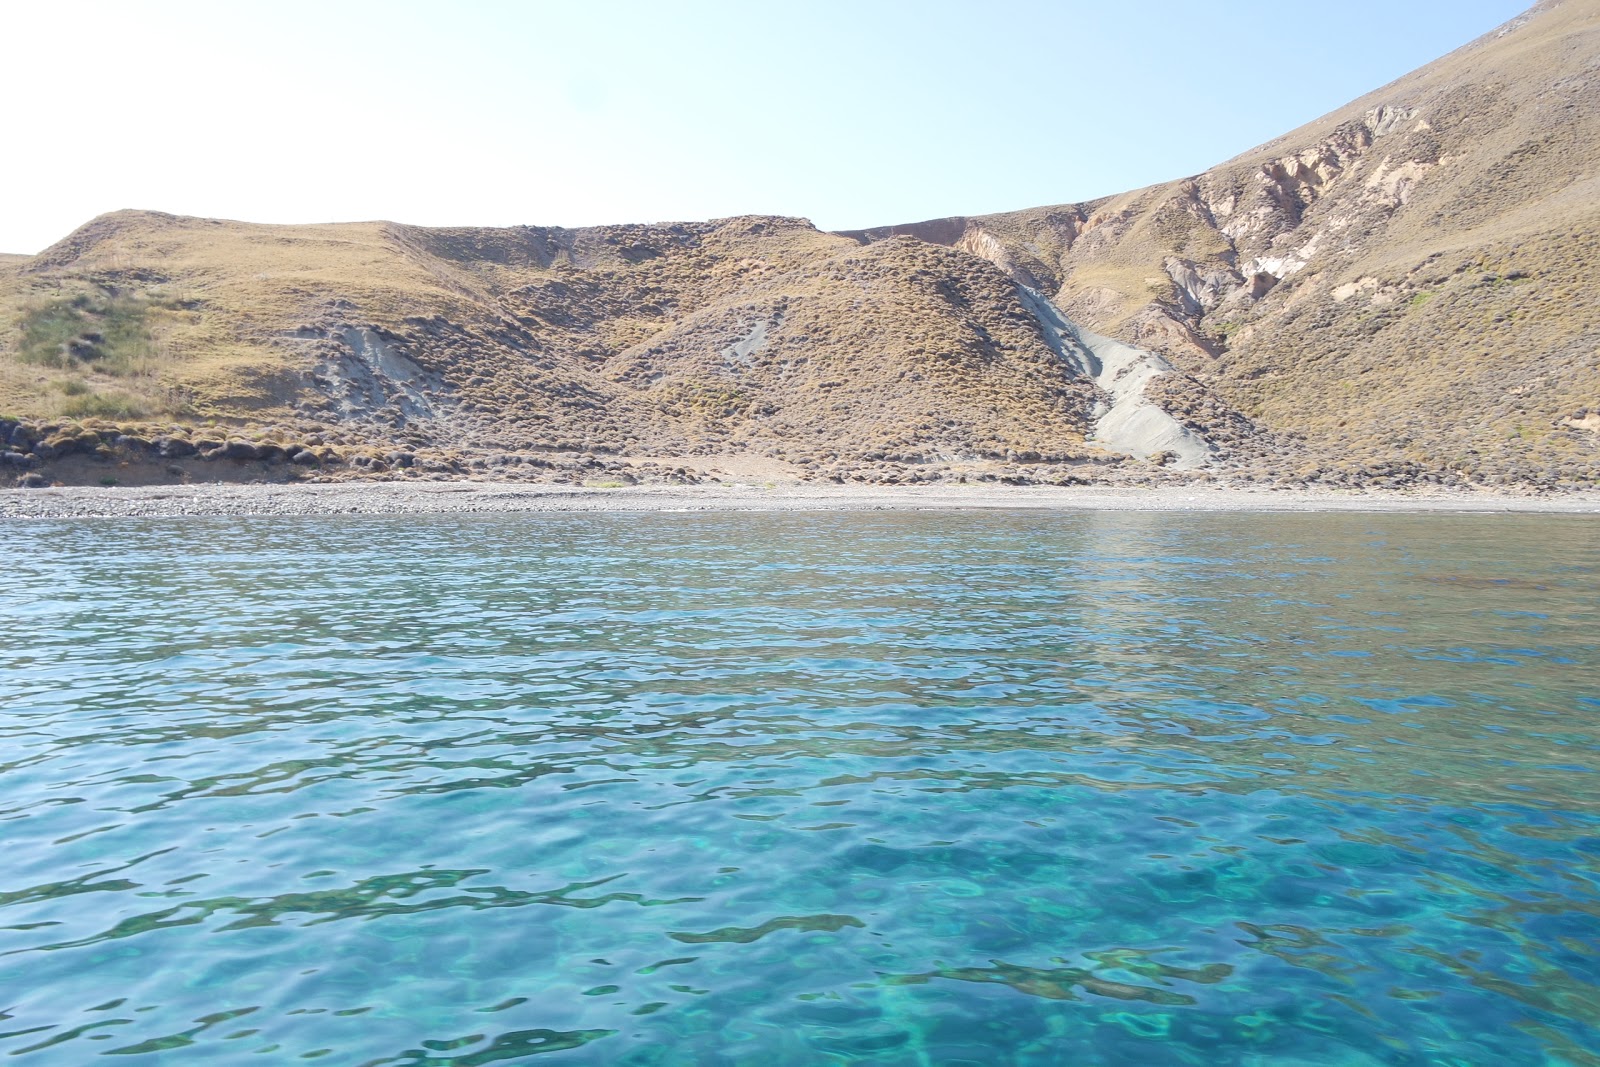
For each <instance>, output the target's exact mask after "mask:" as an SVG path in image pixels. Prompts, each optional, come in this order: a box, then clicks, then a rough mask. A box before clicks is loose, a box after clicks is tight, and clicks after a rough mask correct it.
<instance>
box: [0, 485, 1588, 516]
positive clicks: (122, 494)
mask: <svg viewBox="0 0 1600 1067" xmlns="http://www.w3.org/2000/svg"><path fill="white" fill-rule="evenodd" d="M996 509H1023V510H1059V511H1095V510H1099V511H1274V512H1285V511H1353V512H1406V511H1416V512H1477V513H1486V512H1536V513H1558V514H1600V491H1585V492H1581V493H1562V494H1549V495H1539V496H1532V495H1529V496H1518V495H1509V494H1507V495H1501V494H1496V493H1488V492H1474V491H1449V490H1434V491H1415V492H1413V491H1405V490H1302V489H1272V488H1266V487H1260V486H1252V487H1248V488H1226V487H1212V486H1207V487H1164V488H1156V489H1122V488H1109V487H1098V486H1084V487H1070V488H1055V487H1040V486H1005V485H959V486H943V485H935V486H884V485H811V484H803V483H799V484H778V485H770V486H769V485H755V484H750V485H739V484H732V485H727V484H719V485H648V486H626V487H619V488H592V487H585V486H575V485H535V484H526V483H511V482H465V481H463V482H399V481H396V482H335V483H301V484H285V485H247V484H200V485H165V486H141V487H131V486H129V487H121V486H110V487H99V486H94V487H90V486H73V487H65V488H52V489H9V490H0V517H3V518H14V519H61V518H100V517H105V518H118V517H122V518H134V517H148V518H160V517H170V516H184V515H199V516H206V515H217V516H247V515H261V516H295V515H422V514H459V513H472V512H574V511H618V512H625V511H878V510H895V511H916V510H936V511H968V510H996Z"/></svg>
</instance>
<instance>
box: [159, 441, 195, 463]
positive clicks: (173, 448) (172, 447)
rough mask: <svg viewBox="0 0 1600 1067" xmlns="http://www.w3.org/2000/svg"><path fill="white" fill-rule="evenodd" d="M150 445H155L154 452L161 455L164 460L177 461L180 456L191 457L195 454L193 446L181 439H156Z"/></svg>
mask: <svg viewBox="0 0 1600 1067" xmlns="http://www.w3.org/2000/svg"><path fill="white" fill-rule="evenodd" d="M152 443H153V444H154V445H155V447H156V451H157V452H159V453H161V455H162V457H163V458H164V459H177V458H179V457H181V456H192V455H194V453H195V447H194V445H192V444H190V443H189V442H188V441H186V440H184V439H183V438H182V437H171V436H168V437H158V438H156V439H155V441H154V442H152Z"/></svg>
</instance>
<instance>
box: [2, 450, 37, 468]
mask: <svg viewBox="0 0 1600 1067" xmlns="http://www.w3.org/2000/svg"><path fill="white" fill-rule="evenodd" d="M0 463H3V464H5V465H6V466H7V467H31V466H33V463H34V459H33V457H32V456H29V455H24V454H23V453H21V452H0Z"/></svg>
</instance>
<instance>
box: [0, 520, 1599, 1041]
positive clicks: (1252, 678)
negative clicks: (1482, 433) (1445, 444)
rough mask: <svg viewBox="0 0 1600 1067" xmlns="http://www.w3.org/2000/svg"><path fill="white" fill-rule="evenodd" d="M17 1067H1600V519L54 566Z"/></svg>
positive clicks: (11, 865) (2, 834)
mask: <svg viewBox="0 0 1600 1067" xmlns="http://www.w3.org/2000/svg"><path fill="white" fill-rule="evenodd" d="M0 537H3V548H0V619H3V624H4V631H5V639H4V642H3V645H0V1062H4V1063H17V1064H19V1065H21V1067H35V1065H41V1064H50V1065H54V1064H63V1065H73V1067H81V1065H85V1064H98V1063H107V1064H127V1065H139V1064H159V1065H162V1067H166V1065H180V1067H181V1065H191V1064H193V1065H199V1064H204V1065H208V1067H210V1065H218V1064H222V1065H231V1064H251V1065H261V1064H290V1063H300V1062H302V1061H315V1062H320V1063H326V1064H352V1065H365V1067H379V1065H406V1067H457V1065H459V1067H468V1065H486V1064H505V1063H520V1062H524V1061H531V1062H535V1063H540V1064H544V1063H550V1064H562V1063H567V1064H605V1065H640V1067H643V1065H693V1067H706V1065H711V1067H714V1065H744V1064H751V1065H758V1067H782V1065H789V1064H795V1065H830V1064H873V1065H968V1064H970V1065H986V1067H987V1065H997V1064H1028V1065H1035V1064H1036V1065H1051V1067H1056V1065H1101V1064H1108V1065H1124V1064H1125V1065H1130V1067H1152V1065H1155V1067H1159V1065H1167V1064H1195V1065H1207V1067H1214V1065H1230V1064H1246V1065H1268V1064H1270V1065H1329V1067H1333V1065H1340V1067H1344V1065H1368V1064H1392V1065H1423V1064H1428V1065H1454V1067H1462V1065H1473V1067H1478V1065H1494V1067H1506V1065H1520V1064H1530V1065H1532V1064H1541V1065H1542V1064H1555V1065H1589V1067H1593V1065H1596V1064H1600V773H1597V771H1600V519H1596V518H1595V517H1592V516H1591V517H1586V516H1574V515H1514V514H1484V515H1473V514H1340V513H1315V514H1272V513H1174V512H1129V511H1117V512H1093V511H1085V512H1065V511H1063V512H1035V511H1029V512H1011V511H986V512H962V513H958V512H870V511H869V512H800V513H785V514H772V513H766V514H736V513H717V512H696V513H669V514H622V513H613V514H583V515H574V514H540V515H488V516H413V517H345V518H333V517H329V518H305V519H286V518H233V519H220V518H219V519H198V518H188V519H139V520H109V519H106V520H73V521H42V520H14V521H10V522H7V523H6V524H5V525H4V526H3V527H0Z"/></svg>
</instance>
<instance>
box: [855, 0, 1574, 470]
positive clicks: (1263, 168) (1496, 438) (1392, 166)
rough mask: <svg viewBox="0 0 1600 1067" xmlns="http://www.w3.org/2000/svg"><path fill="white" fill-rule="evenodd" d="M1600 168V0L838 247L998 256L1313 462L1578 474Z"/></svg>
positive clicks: (1019, 275) (1069, 309)
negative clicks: (895, 246) (1119, 188)
mask: <svg viewBox="0 0 1600 1067" xmlns="http://www.w3.org/2000/svg"><path fill="white" fill-rule="evenodd" d="M1597 164H1600V4H1597V3H1595V2H1593V0H1567V2H1564V3H1544V4H1540V5H1539V6H1537V7H1535V8H1534V9H1532V10H1531V11H1529V12H1528V13H1527V14H1525V15H1524V16H1521V17H1520V18H1518V19H1516V20H1513V22H1511V23H1509V24H1508V25H1506V26H1504V27H1502V28H1501V29H1499V30H1498V31H1496V32H1495V33H1492V34H1489V35H1487V36H1485V37H1484V38H1481V39H1479V40H1477V41H1474V42H1473V43H1471V44H1469V45H1467V46H1465V47H1464V48H1462V49H1459V50H1457V51H1456V52H1454V53H1452V54H1451V55H1449V56H1446V57H1445V58H1443V59H1441V60H1439V61H1437V62H1435V63H1433V64H1430V65H1428V66H1427V67H1424V68H1422V69H1421V70H1419V71H1416V72H1414V73H1413V74H1411V75H1408V76H1406V77H1405V78H1402V79H1400V80H1398V81H1396V82H1394V83H1392V84H1391V85H1388V86H1385V87H1384V88H1382V89H1380V90H1378V91H1377V92H1374V93H1372V94H1369V95H1368V96H1366V97H1363V98H1362V99H1360V100H1357V101H1355V102H1353V103H1351V104H1349V105H1348V106H1346V107H1344V108H1342V109H1340V110H1339V111H1336V112H1334V113H1332V114H1330V115H1328V116H1325V117H1324V118H1322V119H1319V120H1317V121H1316V122H1313V123H1310V124H1308V125H1307V126H1304V127H1302V128H1301V129H1299V130H1296V131H1294V132H1292V133H1289V134H1286V135H1285V136H1283V137H1280V138H1278V139H1276V140H1275V141H1272V142H1270V143H1269V144H1266V145H1263V146H1261V147H1259V148H1257V149H1254V150H1252V151H1251V152H1248V153H1245V154H1244V155H1242V156H1240V157H1238V158H1236V159H1234V160H1232V161H1230V162H1228V163H1225V164H1223V165H1221V166H1219V167H1217V168H1215V169H1213V170H1211V171H1208V172H1206V173H1205V174H1201V175H1197V176H1195V177H1191V178H1187V179H1182V180H1179V181H1174V182H1169V183H1166V184H1164V185H1159V186H1153V187H1150V188H1147V189H1141V190H1137V191H1135V192H1131V193H1127V194H1124V195H1122V196H1117V197H1111V198H1107V199H1105V200H1100V201H1095V202H1092V203H1088V204H1069V205H1061V206H1057V207H1050V208H1037V209H1033V210H1029V211H1021V212H1011V213H1006V214H1000V215H991V216H984V217H979V218H971V219H966V218H958V219H941V220H934V221H932V222H927V223H917V224H912V225H909V226H895V227H884V228H881V229H877V230H868V231H860V232H856V233H852V234H850V235H849V236H853V237H855V238H856V239H858V240H861V241H863V242H872V241H876V240H881V239H884V238H886V237H889V236H893V235H905V234H909V235H914V236H917V237H919V238H921V239H923V240H928V241H933V242H936V243H940V244H946V245H950V246H952V247H956V248H961V249H964V250H967V251H969V252H971V253H973V254H975V255H979V256H982V257H984V258H987V259H989V260H991V261H992V262H994V263H996V264H997V265H999V266H1001V267H1002V268H1003V269H1005V270H1006V271H1007V272H1008V273H1009V274H1010V275H1011V276H1012V277H1013V278H1015V279H1016V280H1017V281H1019V282H1020V283H1022V284H1025V285H1028V286H1030V287H1033V288H1036V289H1039V290H1041V291H1043V292H1045V293H1046V294H1048V295H1049V296H1050V297H1051V299H1052V300H1053V302H1054V303H1055V304H1056V305H1057V306H1058V307H1059V308H1060V309H1061V311H1062V312H1064V313H1065V314H1066V315H1067V316H1069V317H1070V318H1072V319H1073V320H1075V321H1077V322H1080V323H1083V324H1085V325H1087V326H1090V327H1092V328H1093V329H1096V330H1100V331H1102V332H1106V333H1111V334H1113V335H1115V336H1117V337H1119V338H1122V339H1123V340H1126V341H1128V342H1131V343H1134V344H1137V345H1141V346H1144V347H1147V348H1149V349H1151V350H1153V351H1155V352H1158V353H1160V354H1162V355H1164V356H1165V357H1166V358H1168V359H1169V360H1171V361H1172V362H1173V363H1174V364H1175V365H1176V366H1177V367H1178V368H1179V369H1180V370H1181V371H1182V372H1185V373H1187V374H1188V375H1191V376H1192V377H1193V378H1194V379H1195V380H1196V381H1198V382H1200V383H1202V384H1203V385H1204V386H1205V387H1206V388H1207V389H1208V390H1210V391H1211V392H1213V393H1214V394H1215V395H1216V396H1217V397H1218V398H1219V399H1221V400H1222V401H1223V402H1224V403H1226V404H1227V405H1229V406H1230V407H1233V408H1236V409H1237V410H1238V411H1240V412H1242V413H1244V414H1245V415H1247V416H1248V417H1249V418H1251V419H1252V420H1254V421H1255V422H1257V423H1259V424H1261V425H1264V426H1269V427H1272V428H1274V429H1277V430H1279V431H1282V432H1287V433H1290V434H1294V435H1303V436H1304V439H1305V446H1306V449H1307V452H1308V453H1309V456H1310V462H1311V463H1312V464H1313V468H1315V467H1316V466H1321V467H1324V468H1330V469H1331V468H1338V467H1347V468H1358V469H1359V468H1360V467H1363V466H1369V467H1370V466H1377V465H1381V464H1390V465H1394V464H1399V465H1401V466H1409V467H1414V468H1423V469H1430V470H1438V471H1467V472H1469V473H1476V474H1479V475H1482V476H1485V477H1488V478H1490V479H1492V480H1513V481H1515V480H1526V479H1530V478H1531V479H1535V480H1537V479H1544V478H1549V477H1558V478H1567V479H1576V480H1579V481H1582V480H1585V479H1589V478H1592V477H1593V476H1594V475H1595V473H1596V466H1595V464H1596V443H1597V442H1596V439H1595V431H1594V430H1593V429H1590V428H1588V427H1590V426H1591V425H1592V424H1593V423H1594V422H1595V421H1597V420H1596V419H1595V418H1593V417H1592V412H1594V411H1595V410H1596V409H1600V373H1597V372H1600V367H1597V364H1600V356H1597V354H1600V287H1597V286H1596V284H1595V280H1594V279H1595V278H1596V276H1597V275H1596V271H1597V268H1600V166H1597ZM1157 392H1158V393H1159V386H1158V387H1157Z"/></svg>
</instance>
